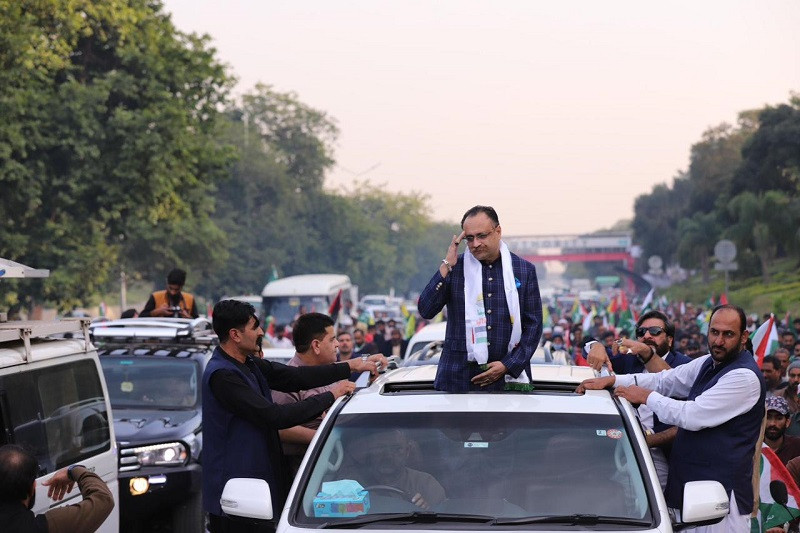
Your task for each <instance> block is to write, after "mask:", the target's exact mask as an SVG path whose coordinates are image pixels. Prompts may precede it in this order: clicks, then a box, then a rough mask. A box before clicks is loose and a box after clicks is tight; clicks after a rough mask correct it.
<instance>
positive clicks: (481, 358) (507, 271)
mask: <svg viewBox="0 0 800 533" xmlns="http://www.w3.org/2000/svg"><path fill="white" fill-rule="evenodd" d="M500 260H501V262H502V265H503V291H504V292H505V295H506V303H507V304H508V314H509V315H510V316H511V339H510V340H509V342H508V348H507V351H508V352H511V350H513V349H514V348H515V347H516V346H517V344H519V340H520V338H522V321H521V317H520V311H519V293H518V292H517V281H516V279H515V278H514V268H513V265H512V263H511V252H509V251H508V246H507V245H506V243H505V242H503V241H500ZM464 323H465V326H466V328H467V329H466V337H467V359H468V360H469V361H475V362H476V363H478V364H480V365H485V364H486V363H487V362H488V361H489V345H488V336H487V331H486V308H485V307H484V305H483V268H482V266H481V262H480V261H478V260H477V259H475V257H474V256H473V255H472V253H471V252H470V251H469V250H467V251H466V252H464ZM506 382H520V383H528V377H527V375H526V373H525V372H522V373H521V374H520V375H519V378H516V379H515V378H513V377H511V376H510V375H508V374H506Z"/></svg>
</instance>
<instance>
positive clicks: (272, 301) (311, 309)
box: [261, 274, 357, 324]
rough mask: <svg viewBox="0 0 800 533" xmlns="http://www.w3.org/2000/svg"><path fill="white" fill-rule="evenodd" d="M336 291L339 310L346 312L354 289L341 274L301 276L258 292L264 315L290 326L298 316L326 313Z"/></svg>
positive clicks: (353, 298)
mask: <svg viewBox="0 0 800 533" xmlns="http://www.w3.org/2000/svg"><path fill="white" fill-rule="evenodd" d="M339 291H341V293H342V303H341V307H340V309H342V310H343V309H349V308H350V307H351V306H352V303H353V301H354V300H355V299H356V298H355V296H356V294H355V293H356V291H357V288H356V287H355V286H353V284H352V283H350V278H349V277H348V276H345V275H344V274H304V275H301V276H289V277H286V278H281V279H277V280H275V281H270V282H269V283H267V284H266V285H265V286H264V290H263V291H261V297H262V306H263V313H264V316H265V317H266V316H273V317H274V318H275V322H276V323H277V324H291V323H292V321H294V319H295V318H297V316H298V315H300V314H301V313H328V311H329V310H330V308H331V304H332V303H333V301H334V299H335V298H336V296H337V295H338V294H339ZM336 318H337V317H334V319H336Z"/></svg>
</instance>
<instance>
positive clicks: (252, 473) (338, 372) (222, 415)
mask: <svg viewBox="0 0 800 533" xmlns="http://www.w3.org/2000/svg"><path fill="white" fill-rule="evenodd" d="M213 324H214V331H215V332H216V333H217V336H218V337H219V341H220V345H219V346H218V347H217V349H216V350H215V351H214V355H213V356H212V357H211V360H210V361H209V362H208V365H207V366H206V370H205V372H204V374H203V440H204V448H203V508H204V509H205V510H206V511H207V512H208V513H209V520H210V524H209V525H210V528H209V529H210V531H211V532H212V533H217V532H226V533H228V532H234V531H251V530H253V529H251V527H250V526H249V525H248V524H245V523H241V522H237V521H234V520H231V519H229V518H227V517H225V516H223V514H222V509H221V506H220V502H219V500H220V496H221V494H222V490H223V488H224V487H225V483H226V482H227V481H228V480H229V479H231V478H237V477H250V478H260V479H264V480H265V481H267V483H268V484H269V488H270V493H271V496H272V504H273V507H272V508H273V510H274V511H275V512H276V513H277V514H280V511H281V509H282V508H283V503H284V501H285V499H286V493H287V491H288V485H287V482H286V472H285V468H284V466H285V465H284V464H283V460H282V455H281V444H280V440H279V438H278V430H279V429H285V428H289V427H292V426H296V425H298V424H301V423H303V422H306V421H308V420H311V419H313V418H315V417H316V416H317V415H319V414H320V413H322V412H323V411H325V410H326V409H328V408H329V407H330V406H331V405H333V402H334V401H335V400H336V398H338V397H340V396H342V395H344V394H348V393H350V392H352V391H353V390H354V388H355V386H354V384H353V383H352V382H350V381H347V378H348V377H349V376H350V373H351V372H353V371H360V372H363V371H365V370H367V371H372V372H373V373H375V372H377V368H376V365H375V363H374V362H372V361H364V360H362V359H361V358H357V359H351V360H350V361H347V362H344V363H334V364H330V365H323V366H309V367H289V366H286V365H282V364H280V363H274V362H270V361H267V360H263V359H260V358H258V357H256V356H255V355H254V354H256V353H257V352H259V351H260V346H261V339H262V337H263V336H264V330H263V329H261V327H260V325H259V320H258V318H257V317H256V313H255V309H254V308H253V306H252V305H250V304H247V303H244V302H239V301H235V300H223V301H221V302H219V303H217V305H216V306H214V314H213ZM330 329H331V332H330V333H331V335H328V333H329V332H327V331H326V335H324V337H323V338H315V339H314V340H313V341H312V343H316V344H321V343H323V342H330V343H332V344H333V345H334V346H333V349H334V350H335V343H336V339H335V337H333V335H332V329H333V328H332V327H331V328H330ZM329 337H330V339H329ZM340 380H341V381H340ZM333 382H337V383H334V385H332V386H331V388H330V390H329V391H328V392H324V393H322V394H318V395H316V396H312V397H310V398H307V399H305V400H303V401H300V402H297V403H294V404H291V405H278V404H275V403H273V401H272V394H271V391H272V390H273V389H274V390H279V391H284V392H295V391H299V390H306V389H311V388H315V387H319V386H322V385H327V384H329V383H333Z"/></svg>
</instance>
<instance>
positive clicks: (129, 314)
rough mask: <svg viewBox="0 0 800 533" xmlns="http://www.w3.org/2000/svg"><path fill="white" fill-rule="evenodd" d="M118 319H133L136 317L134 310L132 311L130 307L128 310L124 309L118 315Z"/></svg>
mask: <svg viewBox="0 0 800 533" xmlns="http://www.w3.org/2000/svg"><path fill="white" fill-rule="evenodd" d="M119 317H120V318H135V317H136V309H134V308H132V307H131V308H130V309H126V310H124V311H123V312H122V313H121V314H120V315H119Z"/></svg>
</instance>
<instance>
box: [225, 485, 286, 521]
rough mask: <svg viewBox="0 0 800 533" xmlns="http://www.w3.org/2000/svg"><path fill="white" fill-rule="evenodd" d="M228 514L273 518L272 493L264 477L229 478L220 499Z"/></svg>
mask: <svg viewBox="0 0 800 533" xmlns="http://www.w3.org/2000/svg"><path fill="white" fill-rule="evenodd" d="M219 503H220V505H221V506H222V511H223V512H224V513H225V514H226V515H228V516H240V517H242V518H256V519H259V520H272V515H273V512H272V495H271V493H270V490H269V485H268V484H267V482H266V481H264V480H263V479H253V478H244V477H237V478H232V479H229V480H228V482H227V483H225V488H224V489H223V490H222V497H221V498H220V499H219Z"/></svg>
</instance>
